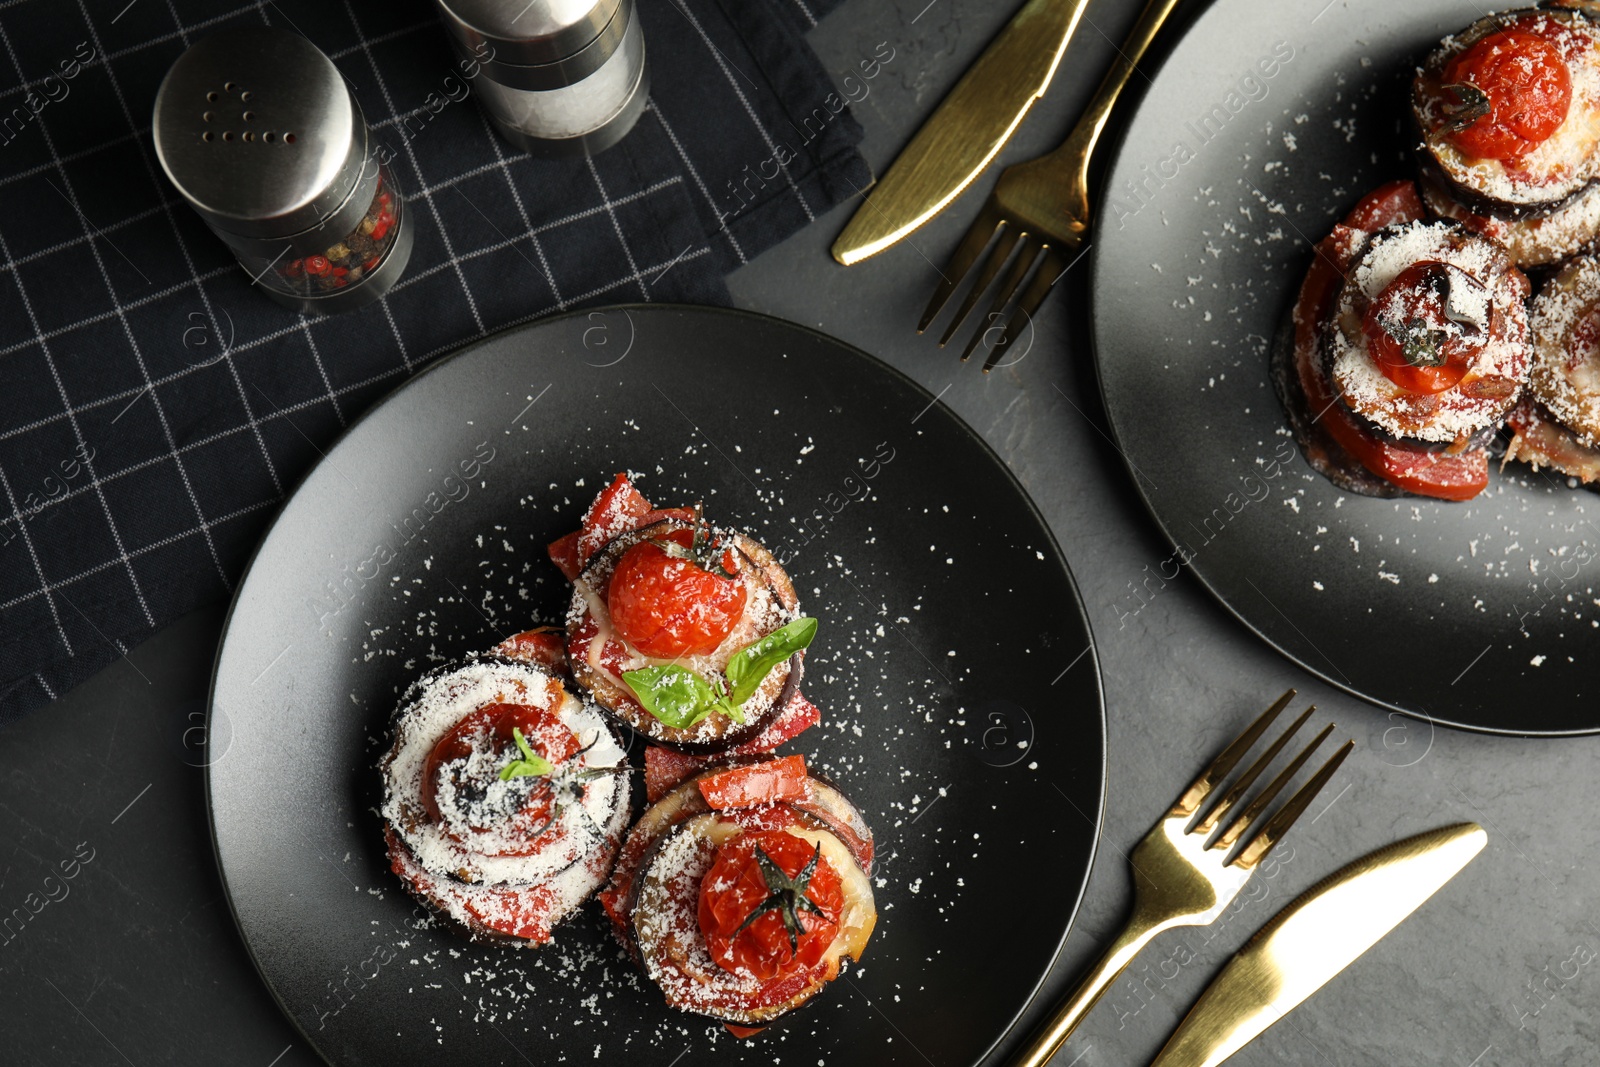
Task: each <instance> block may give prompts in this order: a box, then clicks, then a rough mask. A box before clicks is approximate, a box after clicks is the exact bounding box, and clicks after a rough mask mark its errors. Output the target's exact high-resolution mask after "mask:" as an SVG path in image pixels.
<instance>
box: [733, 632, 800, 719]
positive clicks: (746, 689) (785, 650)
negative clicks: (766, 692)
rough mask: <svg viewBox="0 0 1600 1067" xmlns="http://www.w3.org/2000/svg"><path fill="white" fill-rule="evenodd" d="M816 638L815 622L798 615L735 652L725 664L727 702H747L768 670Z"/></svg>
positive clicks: (759, 686) (769, 671)
mask: <svg viewBox="0 0 1600 1067" xmlns="http://www.w3.org/2000/svg"><path fill="white" fill-rule="evenodd" d="M816 636H817V620H816V619H813V618H810V617H809V616H806V615H802V616H800V618H798V619H795V620H794V621H793V622H790V623H788V624H786V625H784V626H780V627H778V629H776V630H774V631H772V632H771V633H770V634H768V635H767V636H765V637H763V638H762V639H761V640H759V641H756V642H754V643H752V644H748V645H745V646H744V647H743V648H741V649H740V650H739V651H737V652H735V653H734V654H733V658H732V659H730V660H729V661H728V685H729V687H730V688H731V692H730V693H729V699H730V700H732V701H733V702H734V703H735V704H743V703H744V702H745V701H746V700H749V699H750V698H751V697H752V696H753V695H755V691H756V690H757V689H760V688H761V683H762V682H763V681H765V680H766V677H767V675H768V674H770V673H771V672H772V668H774V667H776V666H777V665H778V664H780V663H782V662H783V661H784V660H786V659H788V658H789V657H790V656H792V655H794V654H795V653H796V652H799V651H800V650H801V649H803V648H805V647H806V646H808V645H810V644H811V639H812V638H814V637H816Z"/></svg>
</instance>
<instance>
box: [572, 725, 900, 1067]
mask: <svg viewBox="0 0 1600 1067" xmlns="http://www.w3.org/2000/svg"><path fill="white" fill-rule="evenodd" d="M872 858H873V843H872V831H871V830H870V829H869V828H868V826H867V823H866V820H865V818H863V817H862V815H861V812H860V811H859V810H858V809H857V808H856V806H855V805H854V804H853V803H851V802H850V800H849V798H847V797H846V796H845V795H844V794H843V793H842V792H840V791H839V789H838V788H837V787H836V786H834V785H833V784H832V783H830V782H828V781H826V780H825V779H822V778H819V777H816V776H813V775H810V774H808V773H807V771H806V766H805V761H804V759H803V758H802V757H800V756H783V757H777V758H771V757H765V758H763V757H757V758H744V759H735V760H731V761H728V762H726V763H721V764H718V765H715V766H711V767H709V768H706V769H703V770H701V771H700V773H698V774H696V775H695V776H694V777H691V778H690V779H688V780H687V781H684V782H682V783H681V784H679V785H678V786H676V787H675V788H673V789H672V790H670V791H669V792H668V793H667V794H666V795H665V796H663V797H661V799H659V800H658V801H656V802H655V803H654V804H653V805H651V806H650V807H649V808H648V809H646V810H645V813H644V815H642V816H641V817H640V819H639V821H638V822H637V823H635V824H634V827H633V829H632V830H631V831H629V834H628V838H627V841H626V842H625V843H624V844H623V847H622V852H621V855H620V857H619V858H618V860H617V866H616V871H615V873H614V874H613V875H612V878H611V882H610V884H609V885H607V886H606V888H605V891H604V892H602V893H601V895H600V902H601V904H602V905H603V906H604V908H605V910H606V913H607V915H608V916H609V917H610V918H611V922H612V927H613V930H614V932H615V933H616V936H617V939H618V941H619V942H621V944H622V945H623V947H624V948H625V949H627V951H628V953H629V954H630V955H631V956H632V957H633V958H634V959H635V960H636V961H637V962H638V963H639V965H640V966H641V967H642V968H643V970H644V972H645V974H646V975H648V976H649V978H650V980H651V981H652V982H654V983H655V984H656V986H657V987H659V988H660V990H661V992H662V994H663V995H664V996H665V997H666V1000H667V1003H668V1004H669V1005H670V1006H672V1007H674V1008H677V1009H679V1010H681V1011H686V1012H691V1013H694V1014H697V1015H701V1016H705V1017H707V1018H710V1019H715V1020H717V1021H719V1022H722V1023H724V1024H726V1025H727V1026H728V1028H729V1029H730V1030H731V1031H732V1032H733V1033H734V1034H735V1035H737V1036H740V1037H748V1036H750V1035H751V1034H752V1033H754V1032H755V1031H756V1030H758V1029H760V1028H761V1027H763V1026H765V1025H766V1024H768V1023H771V1022H773V1021H774V1020H776V1019H778V1018H780V1017H782V1016H784V1015H787V1014H788V1013H789V1012H791V1011H793V1010H794V1009H796V1008H798V1007H800V1006H801V1005H802V1004H805V1003H806V1002H807V1001H809V1000H810V999H811V998H812V997H814V996H816V994H817V993H819V992H820V991H821V990H822V988H823V987H824V986H825V985H827V983H828V982H830V981H831V980H833V979H834V978H836V977H838V975H839V972H840V968H841V967H842V966H843V965H844V960H845V959H846V958H849V959H857V960H858V959H860V958H861V954H862V952H863V951H864V949H865V947H866V944H867V940H868V938H869V937H871V935H872V929H873V926H874V925H875V924H876V922H877V906H876V904H875V903H874V900H873V896H872V882H871V878H870V875H871V873H872Z"/></svg>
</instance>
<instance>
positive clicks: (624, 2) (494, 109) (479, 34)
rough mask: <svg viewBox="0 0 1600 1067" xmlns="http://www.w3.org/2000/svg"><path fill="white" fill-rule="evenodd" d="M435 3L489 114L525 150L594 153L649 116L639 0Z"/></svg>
mask: <svg viewBox="0 0 1600 1067" xmlns="http://www.w3.org/2000/svg"><path fill="white" fill-rule="evenodd" d="M435 2H436V3H437V4H438V6H439V11H440V14H441V15H442V16H443V18H444V24H445V28H446V29H447V30H448V31H449V34H450V40H451V43H452V44H453V45H454V46H455V50H456V53H457V55H458V56H460V57H461V59H462V60H463V61H464V63H466V64H470V65H471V66H472V69H474V70H475V71H476V76H475V77H473V79H472V84H473V87H474V88H475V89H476V90H477V92H478V97H479V99H480V100H481V101H482V103H483V108H484V110H485V111H486V112H487V113H488V115H489V118H490V120H491V121H492V122H493V123H494V126H495V128H496V129H497V130H499V131H500V134H501V136H503V137H504V138H505V139H506V140H508V141H510V142H511V143H512V144H514V145H516V146H517V147H518V148H520V149H522V150H524V151H526V152H530V153H533V154H535V155H543V156H561V155H585V154H587V155H593V154H594V153H596V152H600V151H602V150H604V149H606V148H609V147H610V146H612V145H614V144H616V143H617V142H618V141H620V140H622V137H623V135H624V134H626V133H627V132H628V131H629V130H631V129H632V128H633V124H634V122H636V121H637V120H638V118H639V116H640V114H642V113H643V111H644V105H645V101H646V99H647V98H648V95H649V91H650V77H649V71H648V68H647V67H646V64H645V54H644V32H643V30H642V29H641V27H640V25H639V17H638V14H637V12H635V10H634V0H435ZM463 69H467V68H466V67H465V66H464V67H463Z"/></svg>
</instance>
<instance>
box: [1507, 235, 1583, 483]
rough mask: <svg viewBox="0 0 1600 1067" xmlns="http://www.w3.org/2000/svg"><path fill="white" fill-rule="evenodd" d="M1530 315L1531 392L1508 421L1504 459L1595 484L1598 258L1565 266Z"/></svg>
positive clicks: (1550, 281)
mask: <svg viewBox="0 0 1600 1067" xmlns="http://www.w3.org/2000/svg"><path fill="white" fill-rule="evenodd" d="M1529 319H1530V321H1531V323H1532V325H1533V330H1534V356H1533V373H1532V376H1531V386H1530V389H1529V393H1530V395H1529V396H1528V397H1527V398H1526V399H1524V400H1523V402H1522V403H1521V404H1519V405H1518V406H1517V408H1516V409H1515V410H1514V411H1513V412H1512V413H1511V415H1510V417H1509V418H1508V419H1507V424H1508V425H1509V426H1510V428H1511V431H1512V436H1511V443H1510V444H1509V445H1508V446H1507V447H1506V454H1505V460H1506V461H1510V460H1513V459H1515V460H1519V461H1521V462H1523V463H1527V464H1529V465H1530V466H1532V467H1533V469H1534V470H1540V469H1543V468H1547V467H1548V468H1550V469H1553V470H1556V471H1559V472H1561V473H1562V474H1565V475H1568V476H1570V477H1573V478H1577V479H1578V480H1579V481H1581V482H1584V483H1586V484H1591V485H1592V484H1596V483H1600V260H1597V259H1596V258H1594V257H1592V256H1585V257H1583V258H1580V259H1575V260H1573V261H1572V262H1571V263H1568V264H1567V265H1566V266H1565V267H1564V268H1562V270H1561V271H1560V272H1559V273H1557V274H1556V275H1555V276H1554V277H1552V278H1550V280H1549V281H1547V282H1546V283H1545V285H1544V287H1543V288H1542V289H1541V290H1540V291H1539V295H1538V296H1536V297H1535V298H1534V300H1533V305H1532V308H1531V310H1530V312H1529ZM1503 465H1504V464H1502V466H1503Z"/></svg>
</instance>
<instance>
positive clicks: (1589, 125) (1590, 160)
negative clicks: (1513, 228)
mask: <svg viewBox="0 0 1600 1067" xmlns="http://www.w3.org/2000/svg"><path fill="white" fill-rule="evenodd" d="M1510 27H1517V28H1521V29H1526V30H1529V31H1530V32H1533V33H1536V34H1537V35H1539V36H1541V37H1544V38H1545V39H1546V40H1548V41H1549V42H1550V43H1551V44H1553V45H1555V46H1556V48H1557V50H1558V51H1559V52H1560V54H1561V57H1562V58H1563V59H1564V60H1565V61H1566V64H1567V69H1568V71H1569V73H1570V74H1571V78H1572V101H1571V105H1570V106H1569V108H1568V111H1567V116H1566V118H1565V120H1563V121H1562V123H1561V125H1560V126H1558V127H1557V128H1556V130H1555V132H1554V133H1553V134H1552V135H1551V136H1550V137H1549V138H1548V139H1547V140H1546V141H1544V143H1542V144H1540V145H1539V146H1538V147H1536V148H1535V149H1534V150H1533V151H1531V152H1529V153H1528V154H1527V155H1525V156H1521V157H1518V158H1517V159H1516V161H1515V165H1514V166H1513V165H1508V164H1507V162H1506V161H1503V160H1498V159H1480V158H1476V157H1472V156H1468V155H1466V154H1465V153H1464V152H1462V151H1461V149H1460V148H1459V147H1458V146H1457V145H1456V144H1455V143H1454V141H1453V140H1452V139H1451V133H1452V124H1453V123H1456V122H1457V121H1459V119H1460V115H1461V111H1460V109H1461V107H1462V104H1463V101H1462V99H1461V97H1460V96H1458V95H1457V93H1455V92H1453V91H1451V90H1450V89H1449V88H1447V83H1448V78H1447V76H1446V70H1447V68H1448V66H1449V63H1450V61H1451V60H1452V59H1454V58H1455V57H1456V56H1457V55H1460V54H1461V53H1462V52H1464V51H1466V50H1467V49H1468V48H1471V47H1472V46H1473V45H1474V44H1476V43H1477V42H1479V41H1481V40H1483V39H1484V38H1485V37H1488V36H1489V35H1490V34H1493V33H1496V32H1499V31H1500V30H1503V29H1507V28H1510ZM1411 115H1412V121H1413V123H1414V124H1415V126H1416V129H1417V132H1418V133H1419V134H1420V135H1421V144H1420V145H1419V147H1418V157H1419V164H1420V167H1421V170H1422V174H1423V177H1424V179H1432V180H1433V181H1434V182H1436V183H1439V184H1441V185H1442V186H1443V187H1444V188H1445V189H1447V190H1448V191H1449V193H1450V195H1451V197H1452V198H1453V199H1455V200H1456V201H1458V202H1459V203H1461V204H1462V205H1464V206H1465V207H1466V208H1467V209H1468V210H1469V211H1472V212H1474V213H1476V214H1480V215H1489V216H1494V217H1499V218H1524V217H1527V216H1539V215H1548V214H1550V213H1551V212H1554V211H1556V210H1557V209H1559V208H1561V207H1562V206H1563V205H1565V204H1567V203H1568V202H1569V201H1571V200H1572V199H1573V198H1574V197H1577V196H1578V195H1579V194H1580V193H1582V192H1583V191H1584V190H1586V189H1587V188H1588V187H1589V186H1590V184H1591V183H1593V182H1594V181H1595V179H1596V177H1600V25H1597V24H1596V23H1595V22H1593V21H1591V19H1590V18H1589V17H1587V16H1586V15H1585V14H1583V13H1580V12H1579V11H1577V10H1571V9H1565V8H1556V9H1543V8H1527V9H1523V10H1518V11H1508V12H1504V13H1502V14H1498V15H1490V16H1488V17H1486V18H1482V19H1479V20H1478V21H1477V22H1474V23H1473V24H1472V25H1471V26H1469V27H1467V28H1466V29H1465V30H1463V31H1462V32H1460V33H1457V34H1452V35H1451V36H1449V37H1446V38H1445V39H1444V41H1443V42H1441V43H1440V45H1439V47H1438V48H1436V49H1435V50H1434V51H1433V52H1432V53H1431V54H1430V55H1429V56H1428V58H1427V60H1426V61H1425V62H1424V63H1423V65H1422V67H1421V68H1420V69H1418V71H1417V75H1416V77H1415V79H1414V80H1413V81H1412V90H1411Z"/></svg>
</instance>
